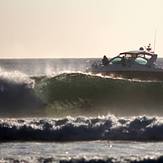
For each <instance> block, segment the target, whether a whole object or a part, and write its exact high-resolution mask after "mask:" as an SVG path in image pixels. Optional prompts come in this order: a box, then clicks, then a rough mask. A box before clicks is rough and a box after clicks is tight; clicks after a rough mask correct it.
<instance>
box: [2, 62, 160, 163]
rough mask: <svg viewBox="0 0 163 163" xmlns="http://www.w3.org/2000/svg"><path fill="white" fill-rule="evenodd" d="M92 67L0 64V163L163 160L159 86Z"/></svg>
mask: <svg viewBox="0 0 163 163" xmlns="http://www.w3.org/2000/svg"><path fill="white" fill-rule="evenodd" d="M94 60H95V59H55V60H53V59H41V60H37V59H34V60H33V59H30V60H0V117H1V118H0V162H14V161H15V162H16V161H17V162H23V161H24V162H25V161H26V162H100V161H101V162H141V161H142V162H149V161H151V162H159V161H160V162H161V161H163V157H161V156H162V152H163V151H162V150H163V148H162V145H163V144H162V140H163V117H162V115H163V100H162V99H163V82H161V81H140V80H128V79H122V78H116V79H115V78H112V77H109V76H108V77H106V76H105V77H104V76H100V75H92V74H91V73H88V72H87V73H86V69H87V68H89V66H90V65H91V63H92V62H93V61H94ZM158 64H159V65H160V66H162V65H163V62H162V60H161V59H160V60H159V61H158ZM135 141H136V142H135Z"/></svg>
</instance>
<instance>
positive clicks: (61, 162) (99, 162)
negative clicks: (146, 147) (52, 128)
mask: <svg viewBox="0 0 163 163" xmlns="http://www.w3.org/2000/svg"><path fill="white" fill-rule="evenodd" d="M0 162H5V163H11V162H16V163H22V162H26V163H30V162H38V163H43V162H44V163H45V162H46V163H161V162H163V156H160V157H155V158H150V157H148V158H121V159H117V158H112V157H111V158H109V157H108V158H99V157H96V156H95V157H93V158H85V157H83V158H71V157H70V158H65V159H56V158H53V157H47V158H46V157H39V158H33V157H31V158H30V157H28V158H27V159H24V158H23V159H21V158H19V159H17V158H10V157H8V158H3V159H0Z"/></svg>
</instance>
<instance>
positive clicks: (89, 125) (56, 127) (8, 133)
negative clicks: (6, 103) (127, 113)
mask: <svg viewBox="0 0 163 163" xmlns="http://www.w3.org/2000/svg"><path fill="white" fill-rule="evenodd" d="M13 140H18V141H28V140H29V141H78V140H136V141H162V140H163V122H162V120H160V119H159V118H157V117H147V116H139V117H132V118H128V119H127V118H117V117H115V116H111V115H110V116H109V115H108V116H104V117H76V118H73V117H67V118H62V119H1V120H0V141H13Z"/></svg>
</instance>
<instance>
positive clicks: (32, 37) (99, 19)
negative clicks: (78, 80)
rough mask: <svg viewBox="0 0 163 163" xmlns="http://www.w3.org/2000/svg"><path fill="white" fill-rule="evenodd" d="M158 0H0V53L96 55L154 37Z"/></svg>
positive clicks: (160, 47)
mask: <svg viewBox="0 0 163 163" xmlns="http://www.w3.org/2000/svg"><path fill="white" fill-rule="evenodd" d="M155 31H157V39H156V52H157V53H159V56H160V57H163V0H0V58H8V57H10V58H27V57H30V58H31V57H32V58H33V57H35V58H40V57H46V58H47V57H52V58H56V57H57V58H62V57H102V56H103V55H104V54H107V55H108V56H114V55H116V54H117V53H119V52H122V51H126V50H135V49H138V48H139V47H140V46H145V45H147V44H148V43H152V44H153V42H154V33H155Z"/></svg>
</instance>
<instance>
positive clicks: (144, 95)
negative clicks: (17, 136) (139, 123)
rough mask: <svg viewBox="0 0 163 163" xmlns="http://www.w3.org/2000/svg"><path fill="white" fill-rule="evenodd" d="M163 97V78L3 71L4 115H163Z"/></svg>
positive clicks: (0, 90) (0, 95) (0, 100)
mask: <svg viewBox="0 0 163 163" xmlns="http://www.w3.org/2000/svg"><path fill="white" fill-rule="evenodd" d="M4 74H6V75H4ZM162 99H163V82H156V81H134V80H125V79H113V78H111V77H110V78H109V77H102V76H94V75H90V74H83V73H63V74H60V75H57V76H53V77H47V76H42V77H30V78H29V77H28V76H24V75H22V74H19V73H15V74H13V72H12V73H3V75H2V74H1V73H0V111H1V112H0V116H13V115H14V116H19V115H21V116H22V115H23V116H65V115H76V116H78V115H90V116H92V115H98V114H100V115H103V114H107V113H111V114H115V115H124V116H127V115H141V114H147V115H163V109H162V107H163V100H162Z"/></svg>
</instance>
